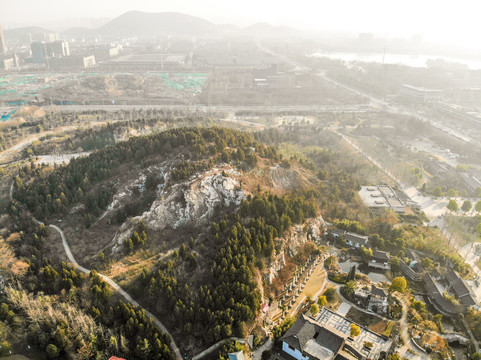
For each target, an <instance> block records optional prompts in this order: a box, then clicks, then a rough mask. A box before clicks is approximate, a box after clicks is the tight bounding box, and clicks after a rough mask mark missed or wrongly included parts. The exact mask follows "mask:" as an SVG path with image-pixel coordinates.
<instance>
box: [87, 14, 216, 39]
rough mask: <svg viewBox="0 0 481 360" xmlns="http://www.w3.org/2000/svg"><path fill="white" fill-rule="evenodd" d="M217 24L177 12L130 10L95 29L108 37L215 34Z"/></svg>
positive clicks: (99, 33)
mask: <svg viewBox="0 0 481 360" xmlns="http://www.w3.org/2000/svg"><path fill="white" fill-rule="evenodd" d="M215 31H216V25H214V24H213V23H211V22H209V21H207V20H204V19H201V18H198V17H195V16H190V15H185V14H181V13H175V12H163V13H146V12H141V11H129V12H127V13H125V14H123V15H120V16H119V17H117V18H115V19H113V20H112V21H110V22H108V23H107V24H105V25H104V26H101V27H100V28H98V29H96V30H95V33H97V34H98V35H101V36H107V37H110V36H112V37H128V36H138V37H143V38H145V37H147V38H152V37H156V36H160V35H186V36H189V35H192V36H194V35H197V36H200V35H209V34H215Z"/></svg>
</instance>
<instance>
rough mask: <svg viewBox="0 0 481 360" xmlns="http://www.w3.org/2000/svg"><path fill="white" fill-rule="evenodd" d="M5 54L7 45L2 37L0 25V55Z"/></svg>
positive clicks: (0, 26)
mask: <svg viewBox="0 0 481 360" xmlns="http://www.w3.org/2000/svg"><path fill="white" fill-rule="evenodd" d="M6 53H7V43H6V42H5V36H4V35H3V30H2V25H0V54H6Z"/></svg>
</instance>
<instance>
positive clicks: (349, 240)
mask: <svg viewBox="0 0 481 360" xmlns="http://www.w3.org/2000/svg"><path fill="white" fill-rule="evenodd" d="M343 236H344V240H345V241H346V244H347V245H349V246H352V247H355V248H360V247H361V246H364V247H366V246H367V244H368V242H369V238H368V237H367V236H366V235H360V234H356V233H353V232H346V233H345V234H344V235H343Z"/></svg>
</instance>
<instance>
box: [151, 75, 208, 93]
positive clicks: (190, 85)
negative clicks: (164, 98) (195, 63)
mask: <svg viewBox="0 0 481 360" xmlns="http://www.w3.org/2000/svg"><path fill="white" fill-rule="evenodd" d="M149 75H151V76H157V77H160V78H161V79H162V81H163V83H164V85H165V86H167V87H169V88H171V89H174V90H189V91H193V92H200V91H201V90H202V88H203V87H204V84H205V81H206V80H207V76H208V74H205V73H172V74H169V73H150V74H149Z"/></svg>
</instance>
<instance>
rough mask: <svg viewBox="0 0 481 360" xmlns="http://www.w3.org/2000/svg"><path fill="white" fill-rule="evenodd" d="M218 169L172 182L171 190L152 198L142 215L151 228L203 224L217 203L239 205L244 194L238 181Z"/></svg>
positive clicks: (212, 213) (219, 204) (210, 216)
mask: <svg viewBox="0 0 481 360" xmlns="http://www.w3.org/2000/svg"><path fill="white" fill-rule="evenodd" d="M219 172H220V170H219V169H214V170H213V173H212V172H211V173H210V174H209V173H208V174H207V175H204V176H203V177H196V178H194V179H193V180H191V181H189V182H185V183H181V184H177V185H174V186H173V188H172V189H171V191H170V192H168V193H164V194H162V196H161V197H160V198H159V199H157V200H155V201H154V203H153V204H152V206H151V208H150V210H149V211H148V212H145V213H144V214H143V215H142V216H141V218H142V219H143V220H144V221H145V223H146V224H147V226H149V227H150V228H153V229H157V230H160V229H164V228H166V227H168V228H174V229H176V228H179V227H181V226H185V225H192V226H198V225H205V224H207V223H208V221H209V220H210V219H211V218H212V216H213V215H214V212H215V209H216V207H218V206H230V205H232V204H235V205H237V206H238V205H240V203H241V202H242V200H243V199H244V197H245V194H244V192H243V191H242V190H241V189H240V187H239V182H238V181H237V180H236V179H234V178H231V177H224V176H222V175H221V174H220V173H219Z"/></svg>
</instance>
